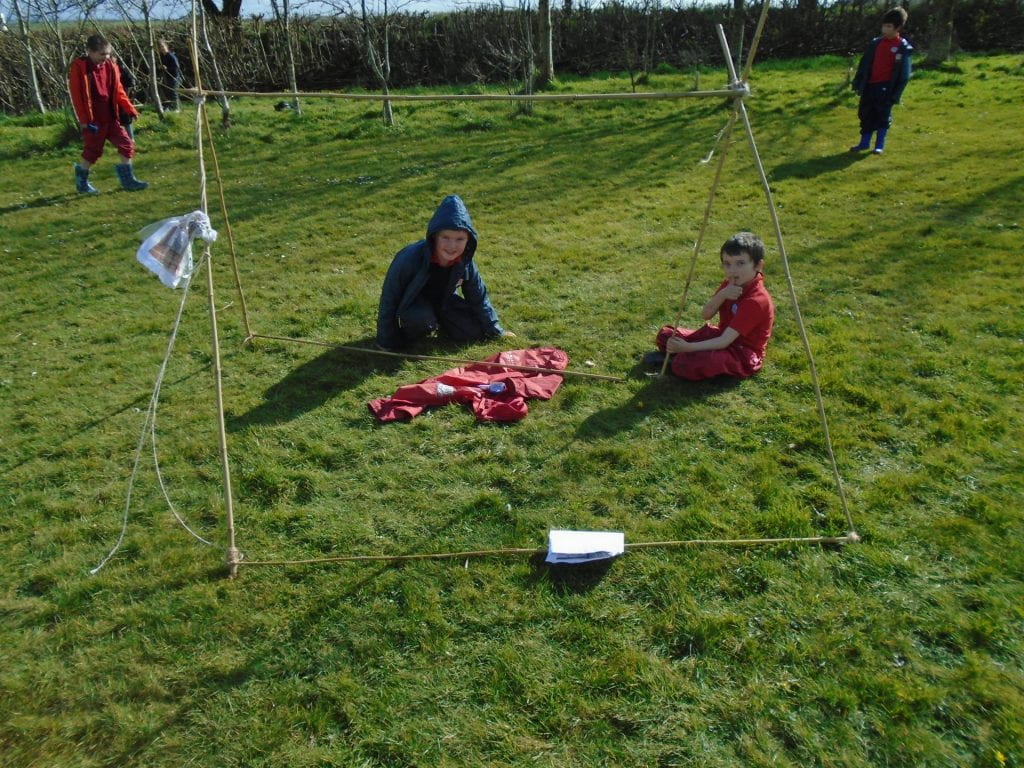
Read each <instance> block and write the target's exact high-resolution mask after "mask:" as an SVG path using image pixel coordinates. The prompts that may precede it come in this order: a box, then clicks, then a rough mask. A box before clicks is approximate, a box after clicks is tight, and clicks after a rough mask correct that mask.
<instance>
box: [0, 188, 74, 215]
mask: <svg viewBox="0 0 1024 768" xmlns="http://www.w3.org/2000/svg"><path fill="white" fill-rule="evenodd" d="M76 197H79V195H78V194H77V193H75V194H72V193H67V194H64V195H49V196H43V197H37V198H35V199H34V200H29V201H28V202H25V203H17V204H16V205H8V206H5V207H3V208H0V216H5V215H6V214H8V213H17V212H18V211H24V210H26V209H28V208H46V207H48V206H51V205H59V204H60V203H66V202H68V201H69V200H72V199H74V198H76Z"/></svg>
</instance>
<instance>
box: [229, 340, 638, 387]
mask: <svg viewBox="0 0 1024 768" xmlns="http://www.w3.org/2000/svg"><path fill="white" fill-rule="evenodd" d="M249 338H252V339H271V340H273V341H291V342H295V343H296V344H312V345H314V346H317V347H329V348H331V349H344V350H346V351H348V352H365V353H366V354H368V355H381V356H383V357H397V358H401V359H403V360H437V361H440V362H442V363H457V364H459V365H484V366H489V367H491V368H508V369H509V370H512V371H530V372H533V373H557V374H558V375H559V376H578V377H580V378H587V379H600V380H601V381H625V378H623V377H622V376H609V375H607V374H604V373H587V372H586V371H570V370H560V369H558V368H542V367H540V366H536V365H513V364H511V363H495V362H490V361H487V360H468V359H464V358H460V357H441V356H439V355H414V354H412V353H409V352H389V351H387V350H384V349H373V348H372V347H352V346H348V345H347V344H335V343H332V342H329V341H312V340H310V339H296V338H293V337H291V336H270V335H267V334H263V333H254V334H252V336H250V337H249Z"/></svg>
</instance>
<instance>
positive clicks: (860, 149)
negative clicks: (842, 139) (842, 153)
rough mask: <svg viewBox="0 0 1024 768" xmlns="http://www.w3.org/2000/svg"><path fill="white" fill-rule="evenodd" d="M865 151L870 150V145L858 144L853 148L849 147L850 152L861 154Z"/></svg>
mask: <svg viewBox="0 0 1024 768" xmlns="http://www.w3.org/2000/svg"><path fill="white" fill-rule="evenodd" d="M867 149H871V145H870V144H858V145H857V146H855V147H850V151H851V152H863V151H865V150H867Z"/></svg>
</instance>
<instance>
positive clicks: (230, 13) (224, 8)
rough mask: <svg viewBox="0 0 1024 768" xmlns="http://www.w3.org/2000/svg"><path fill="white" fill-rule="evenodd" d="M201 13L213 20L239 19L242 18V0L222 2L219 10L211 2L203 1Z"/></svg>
mask: <svg viewBox="0 0 1024 768" xmlns="http://www.w3.org/2000/svg"><path fill="white" fill-rule="evenodd" d="M203 11H205V12H206V13H207V14H209V15H210V16H213V17H214V18H215V19H220V18H223V19H239V18H241V17H242V0H222V2H221V4H220V8H218V7H217V4H216V3H214V2H213V0H203Z"/></svg>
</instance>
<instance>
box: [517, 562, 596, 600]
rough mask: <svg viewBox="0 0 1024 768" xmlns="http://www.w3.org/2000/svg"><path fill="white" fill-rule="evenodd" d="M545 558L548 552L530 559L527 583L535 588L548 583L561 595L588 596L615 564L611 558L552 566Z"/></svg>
mask: <svg viewBox="0 0 1024 768" xmlns="http://www.w3.org/2000/svg"><path fill="white" fill-rule="evenodd" d="M545 557H547V553H546V552H538V553H537V554H535V555H532V556H531V557H530V577H529V579H528V580H527V583H528V584H529V585H530V586H535V585H537V584H539V583H541V582H544V581H548V582H550V584H551V588H552V590H554V592H555V593H556V594H559V595H582V594H586V593H587V592H589V591H590V590H592V589H594V587H596V586H597V585H598V584H600V583H601V581H602V580H603V579H604V577H605V576H606V575H607V573H608V571H610V570H611V567H612V563H613V562H614V559H613V558H609V559H607V560H597V561H595V562H592V563H577V564H575V565H552V564H551V563H548V562H545V560H544V558H545Z"/></svg>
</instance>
